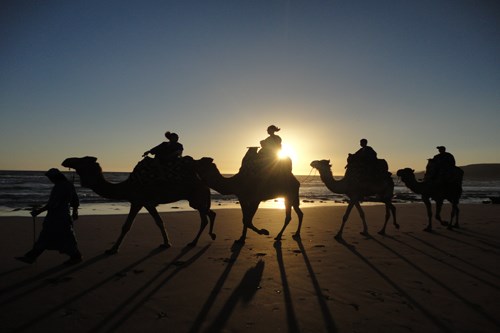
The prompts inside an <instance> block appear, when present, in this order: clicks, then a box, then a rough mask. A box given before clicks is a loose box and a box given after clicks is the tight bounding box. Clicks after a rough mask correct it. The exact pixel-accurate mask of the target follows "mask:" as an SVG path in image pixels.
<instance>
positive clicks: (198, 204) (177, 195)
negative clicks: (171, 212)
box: [62, 156, 216, 254]
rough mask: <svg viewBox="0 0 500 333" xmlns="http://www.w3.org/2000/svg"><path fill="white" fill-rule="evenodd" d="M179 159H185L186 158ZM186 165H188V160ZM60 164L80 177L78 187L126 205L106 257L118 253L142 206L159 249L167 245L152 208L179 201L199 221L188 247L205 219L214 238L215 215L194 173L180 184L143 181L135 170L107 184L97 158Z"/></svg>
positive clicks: (208, 195)
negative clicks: (159, 240)
mask: <svg viewBox="0 0 500 333" xmlns="http://www.w3.org/2000/svg"><path fill="white" fill-rule="evenodd" d="M183 159H188V157H185V158H183ZM148 160H152V159H150V158H148V157H146V158H145V159H144V160H143V161H145V162H147V161H148ZM191 160H192V159H191ZM140 163H141V162H140ZM187 163H190V162H189V161H188V162H187ZM191 163H192V162H191ZM62 165H63V166H64V167H67V168H72V169H75V171H76V173H77V174H78V175H79V176H80V183H81V185H82V187H87V188H90V189H91V190H93V191H94V192H95V193H97V194H98V195H100V196H101V197H104V198H108V199H115V200H125V201H128V202H130V211H129V213H128V216H127V219H126V220H125V223H124V224H123V226H122V230H121V233H120V236H119V237H118V239H117V240H116V242H115V244H114V245H113V246H112V247H111V248H110V249H109V250H107V251H106V253H107V254H115V253H117V252H118V249H119V248H120V245H121V243H122V242H123V239H124V238H125V235H126V234H127V233H128V231H129V230H130V228H131V227H132V224H133V222H134V219H135V217H136V216H137V214H138V213H139V211H140V210H141V208H142V207H144V208H146V210H147V211H148V212H149V214H151V216H152V217H153V219H154V221H155V222H156V224H157V225H158V228H159V229H160V231H161V235H162V237H163V244H161V245H160V247H162V248H165V249H167V248H169V247H170V246H171V244H170V241H169V238H168V235H167V232H166V230H165V226H164V224H163V220H162V218H161V216H160V214H158V211H157V210H156V206H158V205H159V204H163V203H170V202H176V201H179V200H187V201H188V202H189V206H191V207H192V208H194V209H196V210H197V211H198V212H199V214H200V218H201V225H200V229H199V231H198V234H197V235H196V237H195V238H194V240H193V241H192V242H191V243H189V244H188V246H195V245H196V243H197V242H198V239H199V238H200V235H201V233H202V232H203V230H204V229H205V227H206V226H207V224H208V219H210V229H209V235H210V237H211V238H212V239H213V240H214V239H215V238H216V235H215V234H214V233H213V226H214V221H215V215H216V214H215V212H214V211H212V210H211V209H210V203H211V200H210V189H209V188H208V187H207V186H206V185H205V184H204V183H203V182H202V181H201V180H200V179H199V178H198V177H197V176H196V174H195V173H194V171H188V172H187V173H188V174H191V176H190V177H188V179H186V180H183V181H180V182H169V181H166V180H163V181H144V177H143V176H142V177H141V176H139V175H138V171H137V167H136V169H134V172H132V173H131V174H130V176H129V178H127V179H126V180H125V181H123V182H120V183H110V182H108V181H107V180H105V179H104V176H103V173H102V169H101V166H100V165H99V163H97V158H95V157H90V156H86V157H72V158H67V159H66V160H64V162H63V163H62ZM138 166H139V165H138ZM207 217H208V219H207Z"/></svg>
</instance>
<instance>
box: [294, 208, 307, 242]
mask: <svg viewBox="0 0 500 333" xmlns="http://www.w3.org/2000/svg"><path fill="white" fill-rule="evenodd" d="M292 207H293V209H294V210H295V213H296V214H297V217H298V218H299V225H298V226H297V231H296V232H295V235H293V239H295V240H298V239H300V228H302V219H303V218H304V213H302V210H301V209H300V208H299V203H298V201H297V202H296V203H295V204H294V205H292Z"/></svg>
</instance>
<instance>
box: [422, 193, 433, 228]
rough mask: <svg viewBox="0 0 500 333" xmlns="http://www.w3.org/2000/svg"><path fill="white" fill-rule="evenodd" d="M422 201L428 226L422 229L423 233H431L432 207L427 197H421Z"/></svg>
mask: <svg viewBox="0 0 500 333" xmlns="http://www.w3.org/2000/svg"><path fill="white" fill-rule="evenodd" d="M422 201H423V202H424V204H425V209H426V210H427V219H428V224H427V227H426V228H425V229H424V231H427V232H431V231H432V205H431V201H430V200H429V198H427V197H425V198H424V197H422Z"/></svg>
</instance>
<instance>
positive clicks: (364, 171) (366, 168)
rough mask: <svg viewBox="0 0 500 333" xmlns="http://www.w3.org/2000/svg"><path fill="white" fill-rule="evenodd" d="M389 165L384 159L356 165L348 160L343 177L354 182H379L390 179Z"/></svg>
mask: <svg viewBox="0 0 500 333" xmlns="http://www.w3.org/2000/svg"><path fill="white" fill-rule="evenodd" d="M391 175H392V173H390V172H389V165H388V164H387V161H386V160H385V159H380V158H379V159H376V160H374V161H373V162H372V163H356V162H351V161H349V160H348V164H347V166H346V173H345V177H346V178H347V179H349V180H351V181H354V182H359V183H363V182H367V181H380V180H383V179H386V178H387V177H389V178H390V177H391Z"/></svg>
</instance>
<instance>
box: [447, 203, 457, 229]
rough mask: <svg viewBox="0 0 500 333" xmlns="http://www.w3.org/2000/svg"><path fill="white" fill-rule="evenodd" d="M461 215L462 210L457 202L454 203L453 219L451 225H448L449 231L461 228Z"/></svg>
mask: <svg viewBox="0 0 500 333" xmlns="http://www.w3.org/2000/svg"><path fill="white" fill-rule="evenodd" d="M459 214H460V209H458V204H457V203H456V202H453V203H452V206H451V218H450V224H449V225H448V229H451V228H452V227H453V228H460V225H459V224H458V216H459ZM453 219H455V224H453Z"/></svg>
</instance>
